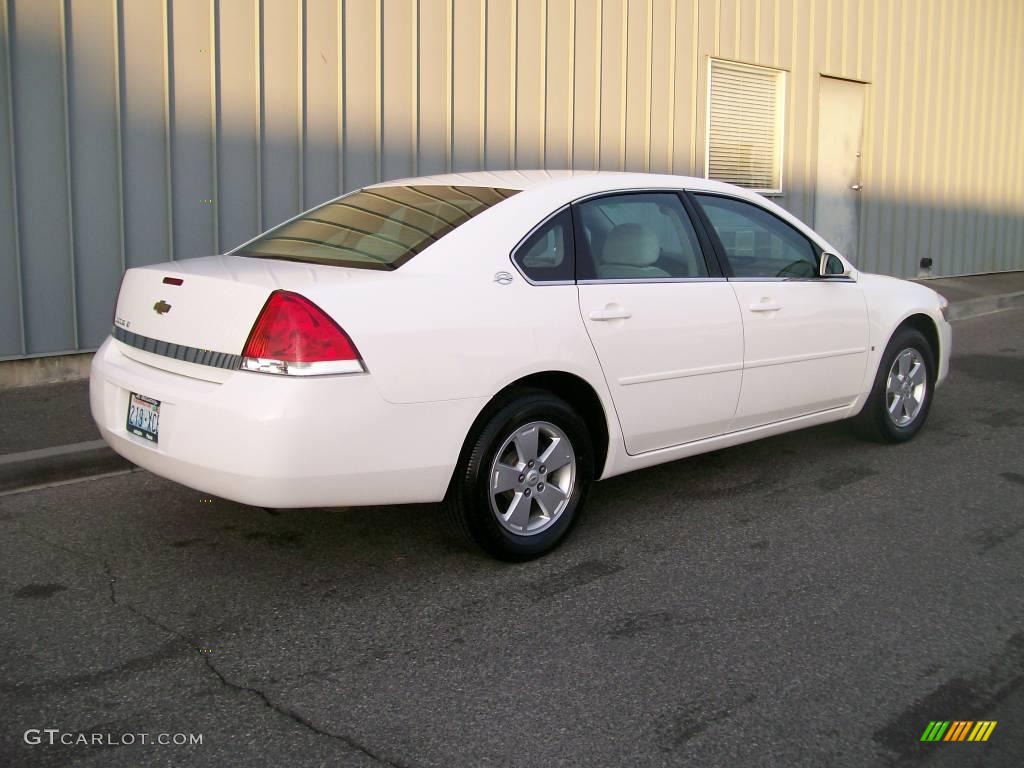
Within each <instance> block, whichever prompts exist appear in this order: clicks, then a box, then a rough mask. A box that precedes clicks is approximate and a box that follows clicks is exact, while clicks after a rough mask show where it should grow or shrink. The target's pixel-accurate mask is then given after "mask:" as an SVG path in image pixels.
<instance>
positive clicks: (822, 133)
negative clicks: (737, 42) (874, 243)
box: [814, 77, 865, 261]
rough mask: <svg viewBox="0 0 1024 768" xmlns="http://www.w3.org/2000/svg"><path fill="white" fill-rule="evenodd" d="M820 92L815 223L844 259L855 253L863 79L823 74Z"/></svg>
mask: <svg viewBox="0 0 1024 768" xmlns="http://www.w3.org/2000/svg"><path fill="white" fill-rule="evenodd" d="M820 86H821V87H820V91H819V98H818V181H817V187H816V189H815V194H814V228H815V229H816V230H817V231H818V232H819V233H821V235H823V236H824V237H825V239H826V240H828V241H829V242H830V243H832V245H834V246H835V247H836V248H837V249H838V250H839V252H840V253H841V254H842V255H843V256H846V257H847V258H848V259H851V260H854V261H855V260H856V259H857V231H858V228H859V226H860V197H859V196H860V190H861V187H862V185H861V179H860V155H861V136H862V133H863V124H864V87H865V86H864V83H855V82H852V81H850V80H840V79H838V78H835V77H822V78H821V83H820Z"/></svg>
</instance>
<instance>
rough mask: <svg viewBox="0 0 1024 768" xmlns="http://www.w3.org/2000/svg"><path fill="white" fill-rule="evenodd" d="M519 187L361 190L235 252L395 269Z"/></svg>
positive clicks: (368, 267)
mask: <svg viewBox="0 0 1024 768" xmlns="http://www.w3.org/2000/svg"><path fill="white" fill-rule="evenodd" d="M518 191H519V190H515V189H497V188H493V187H452V186H440V185H437V186H433V185H431V186H408V187H405V186H400V187H375V188H372V189H361V190H359V191H358V192H353V193H352V194H350V195H345V196H344V197H340V198H338V199H337V200H333V201H332V202H330V203H327V204H326V205H322V206H320V207H319V208H316V209H314V210H312V211H310V212H309V213H304V214H303V215H302V216H299V217H298V218H297V219H293V220H292V221H289V222H288V223H286V224H282V225H281V226H280V227H277V228H276V229H272V230H270V231H269V232H267V233H266V234H265V235H263V236H261V237H259V238H257V239H256V240H253V241H252V242H251V243H247V244H245V245H244V246H242V247H240V248H239V249H237V250H236V251H233V253H235V254H236V255H238V256H253V257H255V258H261V259H285V260H287V261H304V262H312V263H315V264H334V265H336V266H341V267H358V268H360V269H384V270H391V269H398V267H400V266H402V265H403V264H404V263H405V262H407V261H408V260H409V259H411V258H412V257H413V256H415V255H416V254H417V253H419V252H420V251H422V250H423V249H425V248H426V247H427V246H429V245H430V244H431V243H435V242H437V241H438V240H440V239H441V238H442V237H444V236H445V235H447V234H448V233H449V232H451V231H452V230H453V229H455V228H456V227H458V226H459V225H460V224H464V223H465V222H467V221H469V220H470V219H471V218H473V217H474V216H476V215H477V214H478V213H481V212H483V211H486V210H487V209H488V208H490V207H491V206H492V205H496V204H497V203H500V202H501V201H502V200H505V199H507V198H509V197H511V196H512V195H514V194H516V193H517V192H518Z"/></svg>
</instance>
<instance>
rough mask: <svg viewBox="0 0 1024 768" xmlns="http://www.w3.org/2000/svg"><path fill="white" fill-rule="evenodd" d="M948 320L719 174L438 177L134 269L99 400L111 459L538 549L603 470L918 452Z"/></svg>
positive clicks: (524, 552)
mask: <svg viewBox="0 0 1024 768" xmlns="http://www.w3.org/2000/svg"><path fill="white" fill-rule="evenodd" d="M945 309H946V304H945V301H944V299H942V297H940V296H939V295H938V294H937V293H935V292H934V291H932V290H931V289H929V288H926V287H923V286H921V285H917V284H915V283H910V282H905V281H902V280H896V279H893V278H890V277H882V276H879V275H872V274H866V273H863V272H859V271H857V270H856V269H854V268H853V267H852V266H851V265H850V264H849V263H848V262H847V261H846V260H845V259H844V258H843V257H842V256H840V255H839V254H837V253H835V252H834V249H833V248H832V247H831V246H830V245H829V244H828V243H827V242H826V241H825V240H824V239H822V238H821V237H820V236H819V235H817V234H816V233H815V232H813V231H812V230H811V229H809V228H808V227H806V226H805V225H804V224H802V223H801V222H800V221H798V220H797V219H796V218H794V217H793V216H792V215H790V214H789V213H787V212H786V211H785V210H783V209H782V208H780V207H778V206H776V205H774V204H773V203H771V202H770V201H768V200H766V199H764V198H763V197H761V196H759V195H757V194H754V193H752V192H749V191H746V190H743V189H740V188H737V187H733V186H730V185H728V184H722V183H718V182H714V181H707V180H704V179H695V178H686V177H680V176H659V175H648V174H632V173H568V172H565V173H556V172H511V171H509V172H500V173H467V174H453V175H449V176H437V177H425V178H417V179H405V180H401V181H394V182H387V183H383V184H377V185H374V186H370V187H366V188H364V189H361V190H359V191H357V192H353V193H351V194H348V195H344V196H342V197H339V198H337V199H335V200H332V201H330V202H328V203H326V204H324V205H322V206H319V207H317V208H314V209H312V210H310V211H307V212H306V213H303V214H301V215H299V216H297V217H295V218H294V219H292V220H290V221H288V222H286V223H284V224H283V225H281V226H279V227H277V228H275V229H272V230H270V231H269V232H267V233H265V234H263V235H260V236H259V237H257V238H255V239H254V240H251V241H250V242H247V243H245V244H243V245H241V246H239V247H238V248H236V249H235V250H233V251H231V252H230V253H229V254H227V255H223V256H209V257H204V258H196V259H188V260H185V261H177V262H170V263H165V264H154V265H152V266H147V267H139V268H134V269H130V270H128V271H127V273H126V274H125V276H124V281H123V283H122V285H121V292H120V296H119V298H118V301H117V309H116V312H115V318H114V326H113V332H112V335H111V337H110V338H108V339H107V340H106V342H105V343H104V344H103V346H102V347H101V348H100V350H99V352H97V354H96V357H95V359H94V361H93V364H92V379H91V388H90V397H91V405H92V413H93V416H94V418H95V420H96V423H97V424H98V426H99V428H100V431H101V432H102V434H103V437H104V438H105V439H106V440H107V442H108V443H110V445H111V446H112V447H113V448H114V450H116V451H117V452H118V453H120V454H121V455H122V456H124V457H126V458H127V459H129V460H130V461H132V462H134V463H136V464H138V465H139V466H142V467H145V468H146V469H148V470H150V471H152V472H154V473H156V474H158V475H161V476H163V477H167V478H170V479H172V480H175V481H177V482H179V483H182V484H184V485H187V486H190V487H192V488H196V489H199V490H201V491H204V492H207V493H211V494H215V495H218V496H221V497H224V498H228V499H233V500H235V501H239V502H242V503H246V504H253V505H259V506H264V507H310V506H341V505H344V506H350V505H366V504H392V503H404V502H436V501H442V500H443V502H444V506H445V509H446V510H447V512H448V516H449V517H450V519H451V520H452V522H453V523H454V525H455V528H456V530H458V531H459V532H461V533H463V534H464V535H465V536H466V537H468V538H469V539H470V540H472V541H473V542H475V543H476V544H478V545H480V546H481V547H482V548H483V549H485V550H486V551H487V552H489V553H491V554H492V555H494V556H496V557H500V558H505V559H526V558H530V557H535V556H537V555H540V554H542V553H544V552H546V551H548V550H550V549H551V548H552V547H554V546H555V545H556V544H557V543H558V542H559V541H560V540H562V539H563V538H564V536H565V535H566V534H567V533H568V531H569V530H570V529H571V528H572V526H573V524H574V523H575V522H576V520H578V519H579V517H580V513H581V511H582V507H583V503H584V499H585V498H586V495H587V493H588V491H589V490H590V486H591V485H592V483H593V482H594V481H595V480H597V479H603V478H607V477H612V476H613V475H618V474H622V473H623V472H629V471H630V470H634V469H640V468H641V467H648V466H651V465H653V464H660V463H661V462H665V461H673V460H675V459H680V458H683V457H686V456H692V455H694V454H698V453H703V452H706V451H713V450H718V449H720V448H725V447H727V446H731V445H736V444H738V443H743V442H746V441H748V440H755V439H757V438H761V437H767V436H769V435H776V434H779V433H780V432H787V431H789V430H794V429H800V428H803V427H808V426H811V425H815V424H822V423H825V422H829V421H837V420H839V419H845V418H849V417H856V418H857V420H858V422H859V423H860V425H861V427H862V428H863V429H864V430H866V431H868V432H871V433H873V434H874V435H875V436H876V437H878V438H881V439H882V440H885V441H889V442H901V441H905V440H909V439H910V438H911V437H913V436H914V435H915V434H916V433H917V431H918V430H919V429H921V426H922V425H923V424H924V421H925V419H926V417H927V415H928V409H929V406H930V404H931V398H932V394H933V392H934V390H935V387H936V386H937V385H938V384H940V383H942V381H943V379H944V378H945V376H946V373H947V371H948V367H949V356H950V343H951V332H950V327H949V324H948V323H947V322H946V319H945V317H944V313H945Z"/></svg>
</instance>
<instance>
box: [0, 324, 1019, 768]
mask: <svg viewBox="0 0 1024 768" xmlns="http://www.w3.org/2000/svg"><path fill="white" fill-rule="evenodd" d="M954 333H955V342H954V343H955V357H954V359H953V371H952V374H951V376H950V379H949V381H948V382H947V384H946V385H945V386H944V387H943V388H942V389H940V390H939V392H938V393H937V396H936V399H935V401H934V406H933V409H932V413H931V416H930V420H929V423H928V424H927V425H926V427H925V429H924V430H923V431H922V433H921V434H920V435H919V436H918V438H917V439H915V440H914V441H912V442H911V443H909V444H907V445H902V446H880V445H874V444H870V443H865V442H861V441H860V440H858V439H857V438H855V437H853V436H851V435H850V434H849V432H848V430H847V429H846V428H845V426H844V425H842V424H838V425H828V426H825V427H820V428H814V429H809V430H805V431H801V432H797V433H792V434H789V435H785V436H781V437H777V438H771V439H768V440H763V441H760V442H757V443H752V444H749V445H745V446H740V447H737V448H732V449H728V450H723V451H718V452H715V453H713V454H708V455H705V456H701V457H696V458H693V459H688V460H684V461H680V462H675V463H672V464H668V465H662V466H660V467H655V468H653V469H650V470H645V471H641V472H636V473H632V474H629V475H625V476H622V477H618V478H614V479H612V480H609V481H606V482H604V483H600V484H598V485H597V486H596V487H595V490H594V493H593V494H592V496H591V499H590V506H589V510H588V515H587V517H586V519H585V520H584V521H583V524H582V525H581V526H580V527H579V528H578V529H577V530H576V532H575V534H574V536H573V537H572V538H571V540H570V541H569V542H567V544H566V545H565V546H563V547H562V548H561V549H559V550H558V551H556V552H555V553H553V554H552V555H550V556H548V557H546V558H543V559H541V560H539V561H535V562H532V563H525V564H520V565H507V564H501V563H497V562H493V561H491V560H488V559H486V558H484V557H483V556H480V555H477V554H475V553H472V552H468V551H466V550H464V549H461V548H460V547H459V546H458V545H456V544H455V543H454V542H453V541H451V540H449V538H448V537H447V536H446V535H445V533H444V532H443V528H442V526H441V516H440V514H439V510H438V508H437V507H436V506H433V505H424V506H415V507H377V508H365V509H348V510H303V511H291V512H280V513H277V514H270V513H268V512H266V511H263V510H259V509H254V508H250V507H244V506H241V505H237V504H233V503H230V502H225V501H222V500H219V499H210V498H209V497H206V496H203V495H202V494H200V493H198V492H194V491H191V490H188V489H186V488H183V487H180V486H177V485H175V484H173V483H170V482H167V481H164V480H161V479H159V478H156V477H154V476H152V475H150V474H148V473H146V472H134V473H131V474H123V475H119V476H113V477H106V478H99V479H94V480H89V481H85V482H78V483H75V484H72V485H61V486H57V487H52V488H46V489H39V490H32V491H26V492H21V493H14V494H8V495H4V496H0V610H2V616H3V620H2V622H0V651H2V652H0V765H12V766H21V765H25V766H35V765H40V766H50V765H54V766H56V765H83V766H149V765H195V766H218V767H219V766H228V765H251V766H255V765H268V766H270V765H272V766H278V765H289V766H305V765H341V766H349V765H352V766H374V765H388V766H409V767H412V766H445V767H446V768H447V767H449V766H451V767H455V766H473V767H474V768H476V767H478V766H486V765H494V766H506V765H513V766H555V765H580V766H606V765H607V766H626V765H630V766H632V765H643V766H682V765H695V766H696V765H699V766H875V765H879V766H903V765H909V766H982V765H984V766H1018V765H1020V764H1021V760H1022V756H1024V590H1022V586H1024V535H1022V534H1024V310H1011V311H1006V312H1001V313H998V314H992V315H987V316H984V317H978V318H975V319H971V320H964V321H961V322H958V323H957V324H956V325H955V326H954ZM933 720H951V721H954V720H971V721H977V720H995V721H997V723H998V724H997V726H996V727H995V729H994V731H993V732H992V735H991V737H990V738H989V740H988V741H987V742H985V743H969V742H964V743H949V742H939V743H924V742H921V741H920V737H921V735H922V733H923V732H924V730H925V728H926V727H927V725H928V723H929V722H930V721H933ZM45 729H59V731H60V733H59V734H57V735H56V743H55V744H53V745H51V744H49V743H47V741H46V739H47V737H48V736H47V734H46V732H45ZM26 731H31V733H30V734H29V740H34V739H35V738H39V740H40V741H41V742H42V743H39V744H27V743H26ZM37 731H38V733H36V732H37ZM94 733H98V734H101V735H103V736H104V737H105V738H106V739H107V740H110V739H111V738H112V739H114V740H115V741H116V740H118V739H123V738H124V734H134V735H135V736H134V737H133V738H134V741H135V743H132V744H120V745H113V746H111V745H107V744H96V745H83V744H71V745H62V744H61V743H60V738H61V736H62V735H65V734H66V735H67V738H69V739H70V740H72V741H74V740H76V739H78V735H79V734H86V735H91V734H94ZM141 734H146V735H147V740H148V741H150V742H152V740H154V739H156V738H157V737H158V736H159V735H160V734H172V735H173V734H191V735H193V736H194V735H201V737H202V744H193V745H183V746H175V745H159V744H154V743H147V744H142V743H141V742H140V735H141Z"/></svg>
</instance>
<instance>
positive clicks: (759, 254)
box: [694, 194, 818, 279]
mask: <svg viewBox="0 0 1024 768" xmlns="http://www.w3.org/2000/svg"><path fill="white" fill-rule="evenodd" d="M694 198H695V199H696V200H697V202H698V203H699V205H700V207H701V210H702V211H703V212H704V215H705V216H706V217H707V219H708V221H709V222H710V223H711V227H712V228H713V229H714V231H715V234H716V235H718V240H719V242H720V243H721V244H722V249H723V250H724V251H725V256H726V258H728V260H729V264H730V265H731V266H732V270H733V275H734V276H735V277H738V278H745V277H755V278H778V279H786V278H790V279H792V278H795V279H810V278H814V277H816V276H817V274H818V256H817V253H816V250H815V249H814V247H812V245H811V243H810V241H808V240H807V238H806V237H804V236H803V235H802V234H800V232H799V231H797V230H796V229H794V228H793V227H791V226H790V225H789V224H787V223H786V222H784V221H782V219H780V218H778V217H777V216H774V215H773V214H771V213H769V212H768V211H766V210H764V209H763V208H761V207H760V206H757V205H754V204H753V203H748V202H745V201H743V200H737V199H735V198H731V197H722V196H720V195H702V194H695V195H694Z"/></svg>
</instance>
